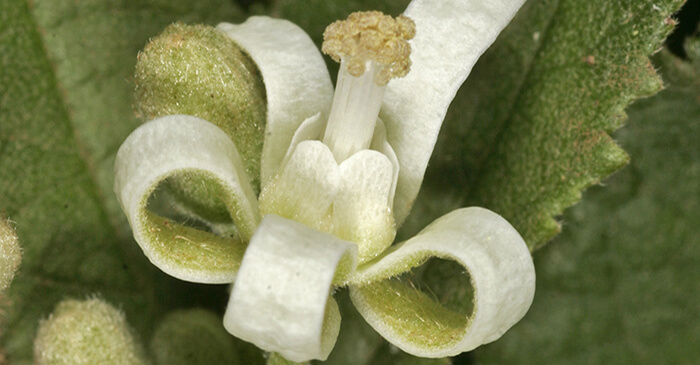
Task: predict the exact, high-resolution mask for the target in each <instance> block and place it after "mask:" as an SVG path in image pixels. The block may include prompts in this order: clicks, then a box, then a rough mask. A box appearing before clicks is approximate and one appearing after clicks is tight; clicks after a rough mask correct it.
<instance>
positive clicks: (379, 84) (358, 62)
mask: <svg viewBox="0 0 700 365" xmlns="http://www.w3.org/2000/svg"><path fill="white" fill-rule="evenodd" d="M414 35H415V24H414V23H413V21H412V20H411V19H409V18H408V17H405V16H403V15H399V16H398V17H397V18H396V19H394V18H392V17H390V16H388V15H384V14H382V13H381V12H379V11H368V12H358V13H353V14H350V16H349V17H348V19H347V20H339V21H336V22H334V23H332V24H331V25H329V26H328V27H327V28H326V31H325V32H324V33H323V39H324V40H323V47H322V51H323V53H325V54H327V55H329V56H331V57H332V58H333V59H334V60H335V61H336V62H340V71H339V72H338V81H337V84H336V88H335V94H334V96H333V105H332V106H331V112H330V116H329V117H328V123H327V125H326V131H325V133H324V136H323V143H325V144H326V145H327V146H328V147H329V148H330V150H331V151H332V152H333V156H334V157H335V158H336V160H337V161H338V162H342V161H344V160H345V159H347V158H348V157H350V156H351V155H353V154H354V153H356V152H358V151H360V150H364V149H367V148H369V145H370V142H371V140H372V134H373V133H374V127H375V124H376V122H377V117H378V116H379V109H381V106H382V97H383V96H384V88H385V86H386V84H387V83H388V82H389V80H391V79H392V78H399V77H403V76H406V74H408V71H409V70H410V68H411V60H410V58H409V56H410V54H411V46H410V45H409V44H408V40H409V39H411V38H413V36H414Z"/></svg>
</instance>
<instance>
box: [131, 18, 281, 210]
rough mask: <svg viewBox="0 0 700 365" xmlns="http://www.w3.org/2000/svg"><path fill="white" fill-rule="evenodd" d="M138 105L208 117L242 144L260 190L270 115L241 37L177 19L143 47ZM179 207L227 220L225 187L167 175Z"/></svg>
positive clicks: (142, 110) (143, 110) (154, 111)
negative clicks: (236, 39) (239, 40)
mask: <svg viewBox="0 0 700 365" xmlns="http://www.w3.org/2000/svg"><path fill="white" fill-rule="evenodd" d="M135 83H136V103H135V107H136V111H137V113H138V115H139V116H140V117H141V118H142V119H143V120H144V121H149V120H152V119H155V118H158V117H163V116H166V115H173V114H187V115H193V116H196V117H199V118H202V119H205V120H207V121H209V122H211V123H213V124H215V125H217V126H218V127H219V128H221V129H222V130H223V131H224V132H226V134H227V135H228V136H229V137H230V138H231V139H232V140H233V142H234V143H235V144H236V147H237V149H238V152H239V153H240V155H241V158H242V160H243V165H244V166H245V170H246V173H247V175H248V177H249V179H250V182H251V185H252V186H253V189H254V190H255V192H256V193H257V192H258V191H259V186H260V156H261V153H262V146H263V141H264V132H265V121H266V115H267V114H266V113H267V111H266V99H265V86H264V84H263V82H262V77H261V75H260V72H259V71H258V69H257V66H256V65H255V63H254V62H253V61H252V60H251V59H250V58H249V57H248V56H247V55H246V54H245V53H244V52H243V51H242V50H241V48H240V47H238V45H236V43H235V42H233V41H232V40H231V39H230V38H229V37H227V36H226V35H225V34H223V33H222V32H220V31H219V30H217V29H215V28H212V27H210V26H205V25H185V24H182V23H175V24H172V25H170V26H169V27H167V28H166V29H165V31H163V33H162V34H160V35H159V36H157V37H155V38H153V39H152V40H151V41H150V42H149V43H148V44H147V45H146V47H145V48H144V50H143V51H142V52H141V53H139V55H138V61H137V64H136V73H135ZM167 187H168V189H169V190H167V189H166V191H167V192H169V193H171V194H172V195H173V196H174V198H175V200H176V206H177V209H178V210H180V212H181V213H185V214H186V215H189V216H196V217H199V218H202V219H204V220H205V221H208V222H215V223H222V222H223V223H225V222H226V221H229V220H230V218H229V215H228V211H227V210H226V207H225V205H224V204H223V203H222V200H221V198H220V194H222V192H221V191H220V190H221V189H220V187H219V186H217V185H216V184H215V183H213V182H212V181H210V179H208V178H207V177H206V176H203V175H201V174H197V173H183V174H180V175H178V176H177V177H174V178H170V179H168V181H167Z"/></svg>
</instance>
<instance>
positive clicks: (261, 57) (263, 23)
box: [217, 16, 333, 186]
mask: <svg viewBox="0 0 700 365" xmlns="http://www.w3.org/2000/svg"><path fill="white" fill-rule="evenodd" d="M217 29H219V30H221V31H222V32H224V33H225V34H226V35H228V36H229V37H230V38H231V39H233V40H234V41H235V42H236V43H237V44H238V45H240V46H241V47H242V48H243V49H244V50H245V51H246V52H247V53H248V54H249V55H250V57H251V58H252V59H253V61H255V63H256V64H257V66H258V69H259V70H260V73H261V74H262V77H263V81H264V82H265V92H266V94H267V125H266V126H265V144H264V146H263V152H262V158H261V183H262V185H263V186H264V185H265V184H266V183H267V182H268V181H269V180H270V179H271V178H273V177H274V176H275V174H276V173H277V172H278V169H279V165H280V163H281V162H282V159H283V158H284V155H285V153H286V152H287V148H288V146H289V144H290V142H291V141H292V136H293V135H294V132H295V131H296V130H297V128H298V127H299V125H300V124H301V123H302V122H303V121H304V120H305V119H306V118H308V117H311V116H312V115H314V114H316V113H318V112H321V114H322V115H323V119H324V120H325V119H326V118H327V117H328V112H329V111H330V106H331V102H332V101H333V83H332V82H331V78H330V75H329V74H328V69H327V68H326V64H325V62H324V61H323V57H322V56H321V53H320V52H319V50H318V48H316V45H315V44H314V43H313V41H312V40H311V38H309V36H308V35H307V34H306V32H304V30H303V29H301V28H299V27H298V26H297V25H295V24H294V23H292V22H289V21H287V20H282V19H273V18H269V17H264V16H254V17H250V18H248V20H247V21H246V22H245V23H242V24H228V23H221V24H219V25H218V26H217Z"/></svg>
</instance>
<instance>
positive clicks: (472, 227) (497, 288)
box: [350, 208, 535, 357]
mask: <svg viewBox="0 0 700 365" xmlns="http://www.w3.org/2000/svg"><path fill="white" fill-rule="evenodd" d="M429 257H440V258H444V259H450V260H453V261H456V262H457V263H459V264H460V265H462V266H463V267H464V268H465V269H466V271H467V272H468V273H469V277H470V280H471V283H472V287H473V290H474V300H473V305H474V308H473V311H472V312H471V314H470V315H469V317H467V318H465V317H464V316H463V317H460V313H457V312H454V311H451V310H448V309H446V308H442V309H440V310H441V311H442V312H441V313H437V312H436V311H435V310H434V308H437V307H438V306H439V304H437V303H434V304H430V306H431V307H430V308H433V309H432V312H431V311H421V308H420V306H421V305H425V303H426V302H425V301H424V302H420V301H416V302H411V300H408V301H407V299H406V298H405V294H411V293H412V292H410V291H405V292H403V293H404V297H402V296H401V294H400V293H399V294H395V293H397V292H396V291H393V292H392V290H384V288H383V287H382V286H383V285H388V283H389V281H385V279H387V278H390V277H392V276H395V275H398V274H400V273H402V272H405V271H407V270H410V269H411V268H413V267H416V266H419V265H420V264H422V263H423V262H424V261H425V260H426V259H427V258H429ZM351 282H352V283H356V284H355V285H351V286H350V295H351V299H352V301H353V303H354V304H355V306H356V308H357V309H358V311H359V312H360V314H361V315H362V316H363V317H364V318H365V320H367V322H368V323H369V324H370V325H371V326H372V327H373V328H374V329H375V330H376V331H377V332H379V333H380V334H381V335H382V336H383V337H384V338H386V339H387V340H388V341H389V342H391V343H392V344H394V345H396V346H397V347H399V348H400V349H402V350H403V351H405V352H408V353H410V354H413V355H416V356H421V357H444V356H454V355H457V354H460V353H462V352H465V351H470V350H472V349H474V348H476V347H478V346H480V345H482V344H485V343H489V342H491V341H494V340H496V339H498V338H499V337H501V335H503V333H505V332H506V331H507V330H508V329H509V328H510V327H512V326H513V325H514V324H515V323H517V322H518V321H519V320H520V319H521V318H522V317H523V316H524V315H525V313H526V312H527V310H528V309H529V308H530V305H531V304H532V300H533V298H534V294H535V269H534V265H533V262H532V257H531V256H530V252H529V251H528V248H527V245H526V244H525V242H524V241H523V239H522V238H521V237H520V235H519V234H518V232H517V231H516V230H515V229H514V228H513V227H512V226H511V225H510V224H509V223H508V222H507V221H506V220H505V219H503V218H502V217H500V216H499V215H497V214H495V213H493V212H491V211H489V210H486V209H483V208H464V209H459V210H456V211H453V212H451V213H449V214H447V215H445V216H443V217H441V218H439V219H438V220H436V221H435V222H433V223H432V224H431V225H429V226H428V227H426V228H425V229H424V230H423V231H421V233H419V234H418V235H417V236H415V237H414V238H412V239H410V240H408V241H406V242H405V243H403V244H402V245H401V246H399V247H398V248H396V249H393V250H391V252H389V253H387V254H385V255H384V256H383V257H382V258H381V259H380V260H378V261H376V262H374V263H372V264H369V265H365V266H364V267H362V268H361V269H360V270H358V272H357V274H356V276H355V277H354V278H353V279H352V281H351ZM393 288H394V289H395V288H396V287H393ZM414 292H415V289H414ZM392 295H393V296H394V297H393V298H392ZM430 303H433V302H432V301H430ZM399 306H403V307H401V308H399ZM404 309H405V310H404ZM421 313H423V314H421ZM424 313H431V315H434V316H432V317H430V318H427V319H426V318H424ZM426 333H429V334H431V336H430V337H427V338H426V336H423V337H421V336H417V335H416V334H426Z"/></svg>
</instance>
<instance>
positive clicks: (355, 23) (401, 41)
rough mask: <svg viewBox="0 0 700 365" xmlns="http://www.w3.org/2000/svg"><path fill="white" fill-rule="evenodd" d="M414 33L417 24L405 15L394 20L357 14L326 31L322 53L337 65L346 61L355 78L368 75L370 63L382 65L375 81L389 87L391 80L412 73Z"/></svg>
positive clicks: (369, 13)
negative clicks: (409, 41) (366, 69)
mask: <svg viewBox="0 0 700 365" xmlns="http://www.w3.org/2000/svg"><path fill="white" fill-rule="evenodd" d="M415 34H416V26H415V23H413V20H411V19H410V18H408V17H406V16H403V15H399V16H398V17H397V18H396V19H394V18H392V17H391V16H388V15H384V14H383V13H382V12H380V11H365V12H357V13H352V14H350V16H349V17H348V19H347V20H338V21H336V22H334V23H332V24H331V25H329V26H328V27H327V28H326V31H325V32H324V33H323V47H322V48H321V50H322V51H323V53H325V54H327V55H329V56H331V57H332V58H333V59H334V60H335V61H336V62H340V60H341V59H343V60H344V61H345V62H346V64H347V69H348V72H350V74H351V75H353V76H355V77H359V76H361V75H362V74H363V73H364V72H365V65H366V63H367V62H368V61H373V62H375V63H377V64H379V65H382V67H381V70H380V71H379V72H378V73H377V74H376V75H375V79H374V81H375V82H376V83H377V84H378V85H386V84H387V83H388V82H389V80H390V79H393V78H399V77H404V76H406V74H408V71H410V69H411V59H410V55H411V46H410V45H409V44H408V40H409V39H411V38H413V36H414V35H415Z"/></svg>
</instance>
